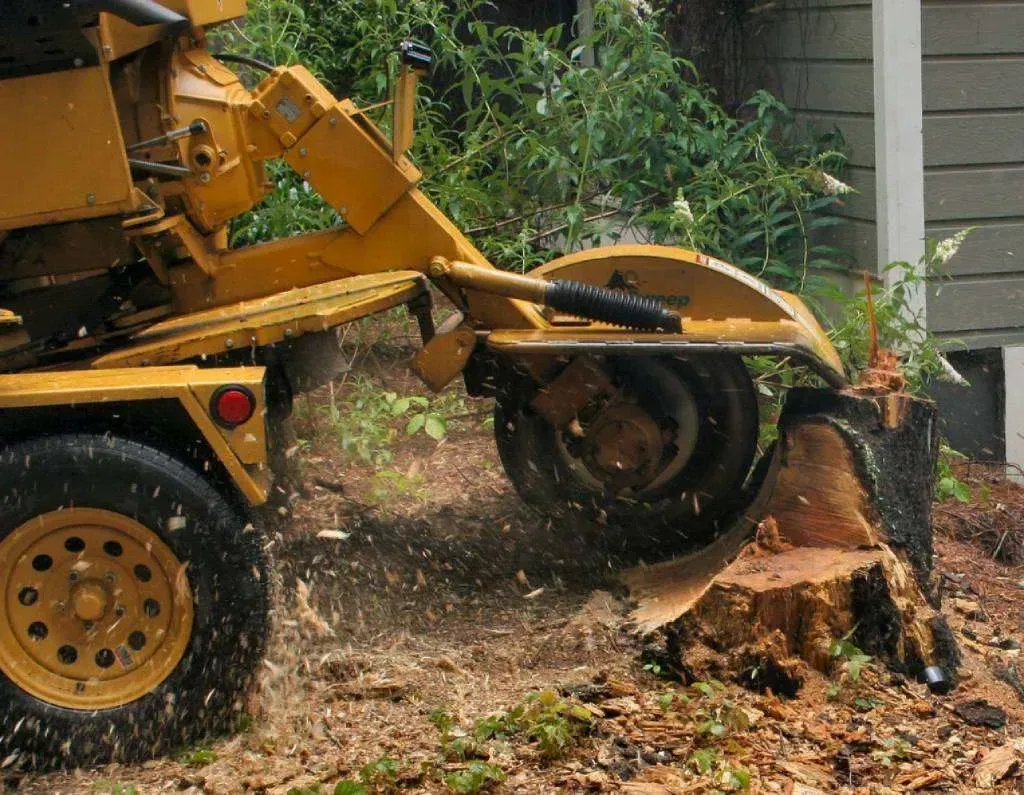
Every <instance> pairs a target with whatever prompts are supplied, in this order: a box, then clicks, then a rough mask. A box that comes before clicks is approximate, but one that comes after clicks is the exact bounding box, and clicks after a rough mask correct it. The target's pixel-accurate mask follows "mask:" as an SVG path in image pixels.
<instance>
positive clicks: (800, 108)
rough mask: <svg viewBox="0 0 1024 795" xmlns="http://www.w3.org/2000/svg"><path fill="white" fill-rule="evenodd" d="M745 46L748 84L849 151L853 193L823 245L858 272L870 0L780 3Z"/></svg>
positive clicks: (870, 235)
mask: <svg viewBox="0 0 1024 795" xmlns="http://www.w3.org/2000/svg"><path fill="white" fill-rule="evenodd" d="M780 6H781V7H780V8H779V10H777V11H776V12H775V13H774V14H773V15H772V16H771V18H770V19H768V20H767V22H766V24H765V26H764V28H763V29H762V30H761V32H760V34H759V35H758V37H757V41H756V42H755V43H754V46H752V48H751V53H752V59H751V63H750V68H751V76H752V83H753V85H756V86H761V87H764V88H766V89H768V90H769V91H771V92H772V93H773V94H775V95H776V96H778V97H780V98H781V99H782V100H783V101H784V102H785V103H786V104H787V105H788V106H789V107H790V108H791V109H792V110H793V111H794V114H795V116H796V120H797V123H798V125H799V126H800V127H801V128H803V129H805V130H807V132H808V134H818V133H824V132H830V131H835V130H838V131H839V132H840V133H841V134H842V136H843V138H844V139H845V141H846V145H847V147H848V150H849V161H848V170H847V173H846V174H845V176H844V179H845V181H846V182H848V183H849V184H850V185H851V186H853V187H854V188H855V189H856V190H857V191H858V192H857V193H856V194H848V195H847V196H845V197H843V205H842V206H841V207H839V208H838V209H837V210H836V213H837V214H838V215H841V216H843V217H845V218H846V219H847V223H845V224H842V225H840V226H836V227H831V228H830V229H828V231H827V232H825V233H824V235H823V237H822V242H826V243H830V244H832V245H836V246H839V247H841V248H843V249H845V250H847V251H849V252H850V253H851V254H852V255H853V258H854V261H855V263H856V265H857V267H858V268H859V269H863V268H865V267H872V266H873V263H874V262H875V259H876V253H875V252H876V249H877V230H876V224H875V193H874V184H875V155H874V150H875V144H874V135H875V133H874V129H875V127H874V87H873V80H874V77H873V65H872V35H871V30H872V27H871V0H845V2H844V0H785V2H784V3H782V4H780Z"/></svg>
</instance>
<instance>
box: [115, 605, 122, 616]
mask: <svg viewBox="0 0 1024 795" xmlns="http://www.w3.org/2000/svg"><path fill="white" fill-rule="evenodd" d="M114 615H115V616H117V617H118V618H121V617H122V616H123V615H124V608H123V607H121V606H120V605H118V606H117V607H116V608H114Z"/></svg>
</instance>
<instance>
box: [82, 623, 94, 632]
mask: <svg viewBox="0 0 1024 795" xmlns="http://www.w3.org/2000/svg"><path fill="white" fill-rule="evenodd" d="M94 626H96V625H95V624H93V623H92V622H91V621H86V622H85V629H86V631H87V632H91V631H92V628H93V627H94Z"/></svg>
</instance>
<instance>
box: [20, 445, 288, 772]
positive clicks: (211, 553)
mask: <svg viewBox="0 0 1024 795" xmlns="http://www.w3.org/2000/svg"><path fill="white" fill-rule="evenodd" d="M69 506H77V507H90V508H102V509H106V510H109V511H114V512H118V513H121V514H123V515H126V516H129V517H131V518H133V519H135V520H136V521H138V522H140V523H141V524H143V525H145V526H146V527H148V528H150V529H151V530H153V531H155V532H156V533H157V534H158V535H159V536H160V537H161V539H163V541H164V542H165V543H166V544H167V545H168V546H169V547H170V548H171V550H172V551H173V552H174V553H175V555H176V556H177V557H178V559H179V560H180V561H182V562H184V561H188V563H189V565H188V567H187V573H188V578H189V582H190V585H191V587H192V592H193V595H194V600H193V601H194V618H193V628H192V637H191V640H190V642H189V645H188V647H187V648H186V650H185V653H184V655H183V657H182V659H181V661H180V663H179V664H178V666H177V667H176V668H175V669H174V671H172V673H171V674H170V676H168V677H167V678H166V679H165V680H164V681H163V682H162V683H161V684H160V685H158V686H157V687H156V688H155V689H154V690H152V691H150V692H149V693H148V694H147V695H145V696H143V697H142V698H139V699H137V700H136V701H133V702H131V703H128V704H125V705H122V706H119V707H115V708H113V709H103V710H96V711H80V710H73V709H67V708H63V707H58V706H54V705H52V704H49V703H45V702H43V701H40V700H38V699H37V698H34V697H33V696H31V695H29V694H28V693H26V692H24V691H23V690H21V689H20V688H18V687H17V686H16V685H14V684H13V683H12V682H11V681H10V680H9V679H8V678H7V677H6V676H4V675H3V674H2V673H0V758H8V757H9V756H10V755H12V754H16V759H17V761H16V762H15V763H14V764H15V765H16V766H18V767H33V768H36V769H39V768H51V767H58V766H59V767H70V766H77V765H91V764H96V763H102V762H107V761H111V760H117V761H136V760H140V759H144V758H148V757H151V756H155V755H158V754H161V753H165V752H167V751H169V750H172V749H174V748H177V747H181V746H182V745H185V744H188V743H191V742H195V741H196V740H199V739H202V738H203V737H207V736H210V735H213V734H217V733H220V732H223V731H226V730H230V729H231V728H232V727H233V726H234V725H236V724H237V719H238V717H239V716H240V714H241V710H242V707H243V703H242V702H243V700H244V696H245V694H246V692H247V691H248V689H249V687H250V685H251V683H252V681H253V678H254V673H255V670H256V667H257V665H258V663H259V661H260V659H261V657H262V654H263V650H264V646H265V642H266V634H267V627H268V613H269V607H270V603H269V594H268V572H267V564H266V559H265V556H264V553H263V548H262V544H261V539H260V534H259V533H258V532H256V531H254V530H253V529H252V526H251V525H250V524H248V523H247V522H246V521H245V518H244V516H243V514H242V513H241V512H240V511H239V509H238V508H237V507H236V506H235V505H233V504H232V501H231V500H229V499H227V498H225V496H224V495H222V494H221V493H220V492H219V491H217V490H216V489H215V488H214V487H213V486H211V485H210V483H208V482H207V481H206V480H204V479H203V477H202V476H201V475H200V474H198V473H197V472H196V471H195V470H193V469H192V468H190V467H188V466H186V465H185V464H184V463H182V462H180V461H178V460H177V459H174V458H171V457H169V456H167V455H165V454H164V453H162V452H160V451H159V450H156V449H153V448H151V447H147V446H145V445H141V444H138V443H136V442H132V441H128V440H125V439H121V438H117V437H111V436H97V435H84V434H83V435H56V436H47V437H42V438H38V439H33V440H29V441H23V442H18V443H16V444H12V445H9V446H7V447H5V448H4V449H3V451H2V453H0V540H2V539H3V538H4V537H6V535H7V534H8V533H10V532H11V531H12V530H14V529H15V528H16V527H18V526H19V525H21V524H22V523H23V522H25V521H26V520H28V519H30V518H32V517H33V516H37V515H39V514H42V513H46V512H48V511H53V510H57V509H59V508H62V507H69ZM172 516H181V517H184V519H185V521H184V523H183V524H182V523H180V522H176V525H177V526H176V528H175V529H174V531H173V532H167V531H165V530H164V529H163V528H164V525H165V522H166V520H167V519H168V518H169V517H172ZM6 587H7V584H6V583H0V593H3V592H5V589H6Z"/></svg>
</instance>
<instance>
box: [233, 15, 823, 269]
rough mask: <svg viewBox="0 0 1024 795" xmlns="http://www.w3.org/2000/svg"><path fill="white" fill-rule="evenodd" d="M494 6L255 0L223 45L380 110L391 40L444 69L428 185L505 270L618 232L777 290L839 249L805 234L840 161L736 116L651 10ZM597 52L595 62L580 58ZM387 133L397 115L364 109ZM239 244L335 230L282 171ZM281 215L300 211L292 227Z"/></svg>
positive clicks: (388, 83)
mask: <svg viewBox="0 0 1024 795" xmlns="http://www.w3.org/2000/svg"><path fill="white" fill-rule="evenodd" d="M490 5H491V4H490V3H489V2H487V0H417V2H413V3H396V2H395V1H394V0H310V2H306V3H302V4H301V5H300V4H299V3H298V2H294V1H292V2H290V1H289V0H253V2H252V3H251V4H250V18H249V21H248V22H247V23H246V24H245V25H244V27H243V26H237V27H234V28H232V27H231V26H228V27H227V28H225V29H224V32H223V33H221V34H219V35H220V38H221V42H222V43H223V48H224V49H233V50H235V51H241V52H246V53H248V54H251V55H258V56H259V57H262V58H265V59H268V60H273V61H276V62H281V63H290V62H294V61H296V60H301V61H302V62H304V63H306V64H307V65H309V66H310V67H311V68H312V69H313V71H314V72H315V73H317V74H318V75H320V76H321V77H323V78H324V79H325V80H326V81H327V83H328V84H329V85H330V87H331V88H332V89H333V90H334V91H335V93H337V94H339V95H347V96H352V97H353V98H354V99H355V100H356V101H357V102H358V103H360V104H362V105H371V104H373V103H378V102H380V101H382V100H384V99H386V98H387V97H388V95H389V92H390V90H391V87H392V86H393V82H394V77H395V74H396V69H397V56H396V49H397V44H398V42H400V41H401V40H402V39H405V38H418V39H420V40H422V41H423V42H424V43H425V44H427V45H428V46H430V47H431V49H432V50H433V52H434V54H435V58H436V64H437V67H436V70H435V76H434V78H433V79H432V80H431V81H428V83H427V84H426V85H425V86H424V88H423V90H422V92H421V95H420V98H419V105H418V114H417V129H416V144H415V148H414V150H413V152H412V157H413V159H414V160H415V161H416V162H417V164H418V165H419V166H420V167H421V169H422V170H423V172H424V174H425V175H426V176H425V179H424V182H423V187H424V189H425V190H426V191H427V193H428V194H429V195H430V196H431V198H432V199H434V201H435V202H437V203H438V204H439V205H440V206H441V208H442V209H443V210H444V211H445V212H446V213H448V214H449V215H450V216H451V217H452V218H453V219H454V220H455V221H456V223H457V224H458V225H460V226H461V227H463V228H464V229H467V230H468V232H469V234H470V236H471V237H472V238H473V240H474V242H475V243H477V244H478V245H479V246H480V247H482V248H483V250H484V251H485V252H486V253H487V254H488V255H489V256H490V257H491V258H492V259H493V260H494V262H495V263H496V264H498V265H499V266H501V267H505V268H509V269H514V270H523V269H526V268H529V267H532V266H534V265H536V264H539V263H541V262H543V261H546V260H547V259H549V258H550V251H551V249H559V250H565V251H569V250H574V249H578V248H581V247H584V246H588V245H591V244H592V243H594V242H595V241H598V240H605V239H608V238H612V239H614V238H617V237H621V236H623V235H632V236H640V237H642V238H645V239H648V240H650V241H651V242H662V243H669V244H681V245H686V246H688V247H693V248H699V249H702V250H704V251H707V252H708V253H711V254H714V255H716V256H719V257H722V258H724V259H727V260H729V261H732V262H734V263H736V264H738V265H739V266H740V267H743V268H746V269H747V270H749V271H751V272H753V273H757V274H759V275H761V276H763V277H765V278H767V279H769V280H771V281H773V282H774V283H776V284H779V285H782V286H786V287H791V288H798V289H800V288H803V289H807V288H809V287H810V285H812V283H814V282H815V280H816V279H818V278H820V277H819V276H818V274H819V273H820V272H822V271H828V270H833V269H836V268H838V267H841V265H842V262H841V256H840V253H839V252H837V251H836V250H835V249H830V248H828V247H825V246H814V245H812V244H811V242H810V233H811V232H812V231H813V230H814V229H816V228H819V227H822V226H826V225H830V224H835V223H838V222H839V221H838V220H837V219H836V218H833V217H831V216H829V215H828V214H827V213H826V212H825V211H826V210H827V209H828V208H829V207H830V206H831V205H832V204H833V203H834V202H835V201H836V200H837V193H838V186H841V183H839V182H838V181H837V180H835V179H834V178H833V177H832V176H830V175H831V174H832V173H834V172H835V171H836V170H837V169H840V168H841V167H842V164H843V157H842V155H840V154H839V153H838V152H836V151H834V150H833V149H832V148H830V142H823V143H822V144H820V145H819V144H813V143H812V144H804V143H800V142H799V140H798V136H797V129H796V125H795V124H794V120H793V117H792V114H791V113H790V112H789V111H788V110H787V109H786V108H785V107H784V106H783V105H782V104H781V103H779V102H778V100H776V99H775V98H773V97H772V96H770V95H769V94H767V93H765V92H758V93H756V94H754V95H753V96H752V97H751V98H750V99H749V101H748V102H747V103H746V105H744V106H743V108H742V111H741V116H742V119H737V118H734V117H733V116H731V115H730V114H728V113H727V112H726V111H725V110H723V109H722V108H721V107H720V106H719V105H718V104H716V102H715V101H714V99H713V97H712V95H711V92H710V90H709V89H707V88H706V87H704V86H703V85H702V84H701V83H700V81H699V79H698V77H697V76H696V74H695V72H694V69H693V67H692V64H690V63H689V62H687V61H685V60H682V59H680V58H678V57H676V56H675V55H674V54H673V52H672V48H671V46H670V45H669V43H668V42H667V41H666V40H665V38H664V36H663V35H662V32H661V20H660V17H659V15H658V14H657V13H655V14H651V15H638V14H637V13H636V11H635V8H634V6H633V4H632V3H631V2H628V0H597V2H595V4H594V24H593V32H592V33H590V34H587V35H585V36H577V37H576V38H573V37H572V35H571V33H570V31H568V30H566V29H565V27H564V26H562V25H557V26H554V27H551V28H548V29H545V30H531V29H528V28H524V27H517V26H514V25H499V24H494V23H492V22H489V21H488V20H489V19H490V18H492V15H491V8H490ZM584 52H595V53H596V54H597V58H596V60H595V62H594V63H592V64H591V63H590V62H589V61H587V60H585V59H584V58H583V53H584ZM371 116H372V117H373V118H374V119H375V121H377V122H378V123H379V124H381V126H382V127H384V128H385V129H387V127H388V126H389V123H390V114H389V113H388V112H387V111H371ZM273 177H274V178H275V179H276V180H277V181H278V182H279V188H278V190H277V191H276V192H275V194H274V195H273V196H272V197H271V199H270V201H269V204H268V205H266V207H265V209H258V210H256V211H255V213H253V214H252V215H251V216H250V217H248V218H246V219H241V220H240V221H239V222H238V223H236V225H235V233H234V237H235V240H236V241H238V242H249V241H251V240H254V239H263V238H264V237H265V236H274V235H279V234H281V233H282V232H285V233H294V231H300V230H305V229H308V228H322V227H324V226H330V225H333V224H335V223H337V218H336V216H334V215H333V213H332V212H330V211H329V210H326V209H324V208H323V207H318V206H317V204H316V202H315V200H314V199H313V198H310V199H309V201H307V198H308V197H307V195H306V188H305V186H304V185H303V184H302V183H301V180H297V179H296V178H295V177H293V176H291V175H285V174H284V173H282V172H278V171H275V172H274V173H273ZM289 213H292V214H293V217H292V218H289Z"/></svg>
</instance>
